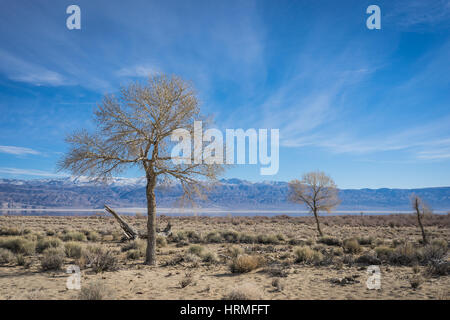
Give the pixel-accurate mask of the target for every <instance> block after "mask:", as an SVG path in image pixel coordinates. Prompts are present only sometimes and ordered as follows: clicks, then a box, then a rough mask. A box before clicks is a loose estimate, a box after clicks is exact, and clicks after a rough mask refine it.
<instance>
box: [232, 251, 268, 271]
mask: <svg viewBox="0 0 450 320" xmlns="http://www.w3.org/2000/svg"><path fill="white" fill-rule="evenodd" d="M260 266H261V258H260V257H258V256H250V255H241V256H238V257H237V258H235V259H233V261H232V262H231V264H230V271H231V272H232V273H246V272H250V271H252V270H255V269H257V268H258V267H260Z"/></svg>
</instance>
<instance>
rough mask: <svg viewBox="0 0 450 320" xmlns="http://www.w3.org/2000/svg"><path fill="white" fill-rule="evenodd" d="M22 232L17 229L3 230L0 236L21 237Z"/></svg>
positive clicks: (0, 230)
mask: <svg viewBox="0 0 450 320" xmlns="http://www.w3.org/2000/svg"><path fill="white" fill-rule="evenodd" d="M20 235H22V231H21V230H19V229H17V228H1V229H0V236H20Z"/></svg>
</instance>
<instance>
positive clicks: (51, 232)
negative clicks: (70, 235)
mask: <svg viewBox="0 0 450 320" xmlns="http://www.w3.org/2000/svg"><path fill="white" fill-rule="evenodd" d="M45 234H46V235H47V236H49V237H53V236H54V235H56V232H55V230H45Z"/></svg>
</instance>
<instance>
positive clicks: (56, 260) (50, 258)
mask: <svg viewBox="0 0 450 320" xmlns="http://www.w3.org/2000/svg"><path fill="white" fill-rule="evenodd" d="M64 256H65V254H64V251H62V250H61V248H52V247H50V248H48V249H46V250H45V251H44V252H43V255H42V257H41V268H42V270H44V271H47V270H60V269H61V268H62V266H63V264H64Z"/></svg>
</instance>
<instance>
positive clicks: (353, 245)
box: [343, 238, 361, 254]
mask: <svg viewBox="0 0 450 320" xmlns="http://www.w3.org/2000/svg"><path fill="white" fill-rule="evenodd" d="M343 247H344V251H345V252H347V253H351V254H355V253H359V252H361V246H360V245H359V242H358V240H357V239H355V238H351V239H345V240H344V242H343Z"/></svg>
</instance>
